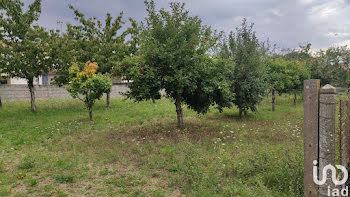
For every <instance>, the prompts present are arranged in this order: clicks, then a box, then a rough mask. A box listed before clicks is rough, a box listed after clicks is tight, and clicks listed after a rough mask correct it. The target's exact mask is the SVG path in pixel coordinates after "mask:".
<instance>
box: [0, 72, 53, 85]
mask: <svg viewBox="0 0 350 197" xmlns="http://www.w3.org/2000/svg"><path fill="white" fill-rule="evenodd" d="M55 76H57V74H55V73H49V74H44V75H41V76H39V77H36V78H34V85H51V84H52V80H53V78H54V77H55ZM0 84H8V85H26V84H27V80H26V79H24V78H17V77H14V78H8V77H7V76H6V74H2V75H1V77H0Z"/></svg>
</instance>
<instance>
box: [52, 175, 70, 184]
mask: <svg viewBox="0 0 350 197" xmlns="http://www.w3.org/2000/svg"><path fill="white" fill-rule="evenodd" d="M53 178H54V179H55V180H56V181H57V182H59V183H73V181H74V176H73V175H65V174H55V175H53Z"/></svg>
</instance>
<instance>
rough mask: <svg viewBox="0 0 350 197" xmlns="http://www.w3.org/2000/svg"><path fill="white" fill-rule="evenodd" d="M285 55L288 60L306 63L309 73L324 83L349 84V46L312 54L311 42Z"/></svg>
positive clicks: (344, 85)
mask: <svg viewBox="0 0 350 197" xmlns="http://www.w3.org/2000/svg"><path fill="white" fill-rule="evenodd" d="M284 57H285V58H286V59H287V60H296V61H297V62H298V63H300V62H303V63H304V64H306V66H307V68H308V70H309V71H308V72H309V74H308V75H311V78H313V79H320V80H321V84H322V85H325V84H332V85H333V86H340V87H346V86H348V81H349V80H350V72H349V65H350V49H349V47H348V46H339V47H330V48H328V49H327V50H319V51H317V52H316V53H315V54H311V44H310V43H309V44H307V45H305V46H300V49H299V50H293V51H289V52H288V53H287V54H285V55H284ZM341 63H343V65H342V64H341ZM305 76H307V75H305ZM305 76H304V77H305ZM308 77H310V76H308Z"/></svg>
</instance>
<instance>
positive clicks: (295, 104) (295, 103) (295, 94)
mask: <svg viewBox="0 0 350 197" xmlns="http://www.w3.org/2000/svg"><path fill="white" fill-rule="evenodd" d="M294 106H297V93H296V92H294Z"/></svg>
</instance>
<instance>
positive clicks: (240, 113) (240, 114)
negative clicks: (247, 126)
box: [239, 108, 243, 118]
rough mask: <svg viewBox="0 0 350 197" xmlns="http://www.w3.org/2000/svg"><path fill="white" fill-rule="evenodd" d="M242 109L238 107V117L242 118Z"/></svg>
mask: <svg viewBox="0 0 350 197" xmlns="http://www.w3.org/2000/svg"><path fill="white" fill-rule="evenodd" d="M242 114H243V110H242V109H241V108H239V118H242Z"/></svg>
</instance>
